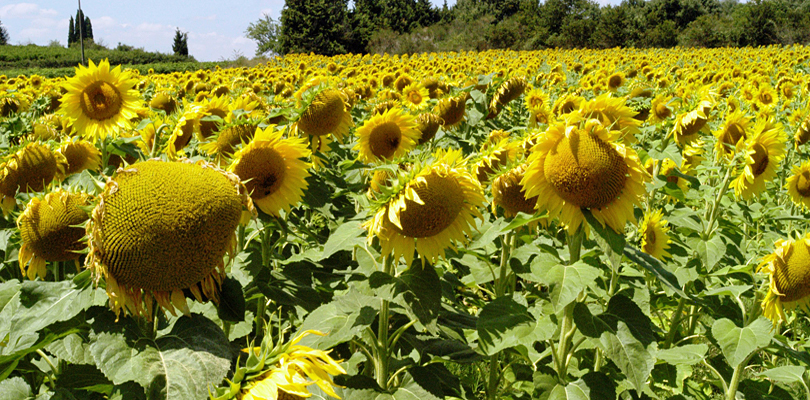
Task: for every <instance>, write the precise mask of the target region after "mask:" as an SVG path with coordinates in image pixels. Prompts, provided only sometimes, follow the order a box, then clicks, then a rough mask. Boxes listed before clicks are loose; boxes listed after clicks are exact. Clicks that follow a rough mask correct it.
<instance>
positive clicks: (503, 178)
mask: <svg viewBox="0 0 810 400" xmlns="http://www.w3.org/2000/svg"><path fill="white" fill-rule="evenodd" d="M525 171H526V164H521V165H519V166H517V167H515V168H512V169H511V170H509V171H508V172H506V173H504V174H501V175H499V176H498V177H496V178H495V179H494V180H493V181H492V212H493V213H494V212H495V208H496V207H501V208H503V216H504V217H506V218H510V217H514V216H515V215H517V213H519V212H522V213H526V214H534V213H535V206H536V205H537V196H533V197H526V191H525V190H524V189H523V186H522V185H521V184H520V181H521V180H523V176H524V174H525Z"/></svg>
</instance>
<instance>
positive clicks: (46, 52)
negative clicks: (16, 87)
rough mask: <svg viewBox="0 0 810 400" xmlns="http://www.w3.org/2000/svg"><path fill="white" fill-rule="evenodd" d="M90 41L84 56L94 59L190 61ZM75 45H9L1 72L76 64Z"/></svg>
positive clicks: (0, 64)
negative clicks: (107, 47) (94, 44)
mask: <svg viewBox="0 0 810 400" xmlns="http://www.w3.org/2000/svg"><path fill="white" fill-rule="evenodd" d="M88 44H89V43H87V44H86V47H85V57H86V58H87V59H92V60H100V59H104V58H107V59H109V60H110V61H111V62H114V63H117V64H126V65H139V64H150V63H173V62H187V61H189V58H188V57H182V56H177V55H169V54H161V53H155V52H148V51H145V50H143V49H140V48H139V49H131V50H121V49H119V50H109V49H106V48H103V47H100V46H89V45H88ZM74 46H76V47H72V48H64V47H52V46H37V45H33V44H29V45H24V46H6V47H4V48H3V51H2V52H0V72H2V73H6V71H8V70H12V69H14V70H21V69H28V68H67V67H75V66H76V65H78V64H79V62H80V60H81V52H80V51H79V49H78V47H77V45H76V44H74ZM113 60H114V61H113ZM191 61H193V58H191Z"/></svg>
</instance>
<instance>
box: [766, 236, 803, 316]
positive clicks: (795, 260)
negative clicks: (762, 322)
mask: <svg viewBox="0 0 810 400" xmlns="http://www.w3.org/2000/svg"><path fill="white" fill-rule="evenodd" d="M775 247H776V248H775V250H774V252H773V253H772V254H769V255H767V256H765V258H763V259H762V263H761V264H760V265H759V271H760V272H765V273H767V274H768V275H770V284H769V288H768V293H767V294H766V296H765V299H764V300H763V301H762V311H763V315H765V316H766V317H768V318H769V319H770V320H771V321H773V323H774V325H776V324H777V323H778V322H780V321H785V320H787V315H786V314H785V310H788V311H790V310H793V309H795V308H796V307H801V308H802V309H804V310H805V312H808V311H810V309H808V305H810V235H805V236H804V237H803V238H801V239H799V240H796V241H793V240H779V241H777V242H776V245H775Z"/></svg>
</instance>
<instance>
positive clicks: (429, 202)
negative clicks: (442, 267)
mask: <svg viewBox="0 0 810 400" xmlns="http://www.w3.org/2000/svg"><path fill="white" fill-rule="evenodd" d="M484 201H485V199H484V195H483V192H482V190H481V186H480V185H479V184H478V181H477V180H476V179H475V178H474V177H473V176H472V175H471V174H470V173H469V172H468V171H467V168H466V166H465V165H464V163H463V161H462V160H461V152H460V151H449V152H447V153H438V154H436V155H435V159H434V161H432V162H430V163H426V164H417V165H414V166H413V167H412V168H410V169H408V170H407V171H400V173H399V176H398V177H397V178H396V179H392V180H391V186H388V187H385V188H383V190H382V192H381V193H380V196H379V198H378V201H377V202H376V203H375V204H376V207H377V208H376V210H375V212H374V217H373V218H372V219H370V220H369V221H366V222H365V223H364V224H363V226H364V227H365V228H366V229H367V230H368V239H369V241H372V240H373V239H374V238H375V237H376V238H378V239H379V241H380V245H381V246H382V254H383V255H386V256H392V257H394V259H395V260H398V259H399V258H400V257H404V258H405V261H406V263H407V265H411V262H412V261H413V255H414V249H416V251H417V252H418V253H419V254H420V255H421V256H422V257H424V258H425V259H427V260H430V261H431V262H435V261H436V259H438V258H439V257H444V250H445V249H446V248H447V247H449V246H451V245H452V244H453V243H463V242H466V240H467V239H466V235H467V234H469V233H470V232H471V231H472V229H473V226H472V224H473V216H478V217H479V218H481V214H480V212H479V211H478V209H477V207H478V206H480V205H483V204H484Z"/></svg>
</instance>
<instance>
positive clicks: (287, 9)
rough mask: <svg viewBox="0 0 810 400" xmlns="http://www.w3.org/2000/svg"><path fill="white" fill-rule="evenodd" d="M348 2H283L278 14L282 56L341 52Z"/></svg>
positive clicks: (326, 0)
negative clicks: (279, 14) (279, 16)
mask: <svg viewBox="0 0 810 400" xmlns="http://www.w3.org/2000/svg"><path fill="white" fill-rule="evenodd" d="M347 7H348V0H287V1H285V2H284V8H283V9H282V10H281V35H280V38H279V47H280V49H281V53H282V54H288V53H309V52H313V53H317V54H325V55H330V56H331V55H335V54H341V53H344V52H345V47H344V46H343V41H344V38H345V29H346V19H347V18H346V15H347V13H348V9H347Z"/></svg>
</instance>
